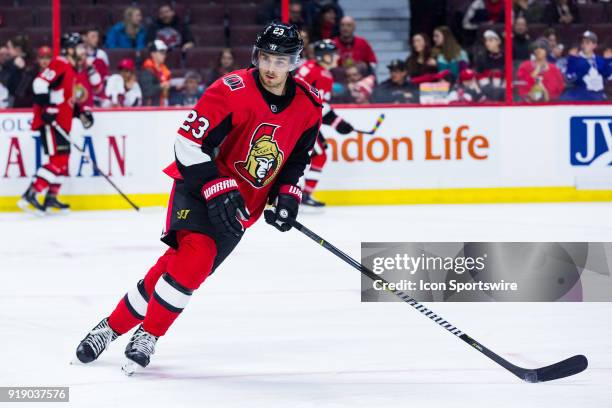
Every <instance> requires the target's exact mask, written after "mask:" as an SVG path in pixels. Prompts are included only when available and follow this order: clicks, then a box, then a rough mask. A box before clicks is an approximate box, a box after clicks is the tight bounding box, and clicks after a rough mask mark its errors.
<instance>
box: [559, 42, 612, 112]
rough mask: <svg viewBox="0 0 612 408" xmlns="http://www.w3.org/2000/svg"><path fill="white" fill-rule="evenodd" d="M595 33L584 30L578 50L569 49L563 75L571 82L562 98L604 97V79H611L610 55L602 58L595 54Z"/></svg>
mask: <svg viewBox="0 0 612 408" xmlns="http://www.w3.org/2000/svg"><path fill="white" fill-rule="evenodd" d="M596 49H597V35H596V34H595V33H594V32H592V31H585V32H584V34H583V35H582V42H581V43H580V51H579V52H578V51H570V54H569V55H568V57H567V70H566V71H565V77H566V79H567V80H568V82H569V83H570V84H571V87H569V88H568V89H567V90H566V92H565V93H564V94H563V97H562V99H564V100H574V101H576V100H579V101H601V100H604V99H606V95H605V81H609V80H611V79H612V58H610V57H612V55H606V57H607V58H604V57H602V56H600V55H597V54H595V50H596Z"/></svg>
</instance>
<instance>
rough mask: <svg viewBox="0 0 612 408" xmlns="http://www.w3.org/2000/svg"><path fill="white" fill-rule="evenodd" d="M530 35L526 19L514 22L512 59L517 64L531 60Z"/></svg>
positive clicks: (518, 19) (521, 18)
mask: <svg viewBox="0 0 612 408" xmlns="http://www.w3.org/2000/svg"><path fill="white" fill-rule="evenodd" d="M529 41H530V39H529V33H528V28H527V20H525V17H518V18H517V19H516V20H514V34H513V35H512V58H513V59H514V61H515V62H519V61H524V60H526V59H529Z"/></svg>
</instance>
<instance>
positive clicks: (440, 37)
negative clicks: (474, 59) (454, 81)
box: [432, 26, 469, 78]
mask: <svg viewBox="0 0 612 408" xmlns="http://www.w3.org/2000/svg"><path fill="white" fill-rule="evenodd" d="M433 41H434V45H435V46H434V48H433V51H432V57H433V58H435V59H436V62H437V65H438V72H440V71H444V70H449V71H450V73H451V74H452V75H453V77H454V78H457V77H458V76H459V71H461V70H462V69H465V68H466V67H467V66H468V64H469V59H468V55H467V53H466V52H465V51H464V50H463V49H461V46H459V44H458V43H457V40H456V39H455V36H454V35H453V33H452V32H451V30H450V29H449V28H448V27H447V26H440V27H437V28H436V29H435V30H434V34H433Z"/></svg>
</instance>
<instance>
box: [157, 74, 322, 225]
mask: <svg viewBox="0 0 612 408" xmlns="http://www.w3.org/2000/svg"><path fill="white" fill-rule="evenodd" d="M320 124H321V100H320V98H319V96H318V92H317V90H316V89H314V88H313V87H311V86H309V85H308V84H306V83H305V82H303V81H302V80H301V79H293V78H291V77H289V80H288V83H287V92H286V95H284V96H276V95H272V94H270V93H269V92H268V91H266V90H265V89H264V88H263V86H262V85H261V83H260V82H259V73H258V71H257V70H256V69H248V70H247V69H243V70H239V71H235V72H232V73H231V74H228V75H226V76H224V77H222V78H220V79H218V80H217V81H215V82H214V83H213V84H212V85H211V86H210V87H209V88H208V89H207V90H206V92H205V93H204V95H202V97H201V98H200V100H199V102H198V103H197V105H196V106H195V107H194V109H193V110H191V111H190V112H189V114H188V115H187V119H186V120H185V121H184V122H183V124H182V125H181V126H180V127H179V130H178V136H177V139H176V142H175V145H174V149H175V155H176V160H175V162H174V163H173V164H172V165H170V166H169V167H167V168H166V169H165V170H164V171H165V172H166V173H167V174H168V175H170V176H171V177H173V178H175V179H182V180H184V181H185V183H186V185H187V187H188V188H189V189H190V190H191V191H192V192H193V193H194V194H197V195H199V196H202V193H201V191H202V187H203V185H204V184H205V183H206V182H208V181H210V180H212V179H214V178H217V177H231V178H233V179H234V180H236V182H237V183H238V188H239V189H240V193H241V194H242V196H243V197H244V200H245V203H246V206H247V208H248V209H249V212H250V213H251V218H250V219H249V220H248V221H246V222H243V225H244V226H245V227H248V226H250V225H252V224H253V223H254V222H255V221H256V220H257V218H259V216H260V215H261V213H262V212H263V210H264V208H265V205H266V201H267V200H268V198H269V197H270V196H273V195H274V194H275V193H276V191H278V188H280V186H281V185H285V184H292V185H297V184H298V181H299V179H300V177H301V176H302V175H303V173H304V169H305V167H306V166H307V165H308V163H309V162H310V151H311V150H312V147H313V145H314V142H315V140H316V136H317V134H318V132H319V127H320Z"/></svg>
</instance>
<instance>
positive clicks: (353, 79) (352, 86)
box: [346, 62, 376, 104]
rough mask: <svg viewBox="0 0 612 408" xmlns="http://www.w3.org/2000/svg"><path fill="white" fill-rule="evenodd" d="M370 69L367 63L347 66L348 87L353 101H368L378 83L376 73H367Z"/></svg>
mask: <svg viewBox="0 0 612 408" xmlns="http://www.w3.org/2000/svg"><path fill="white" fill-rule="evenodd" d="M367 70H368V68H367V66H366V65H365V63H363V62H361V63H357V64H353V65H350V66H348V67H347V68H346V79H347V85H346V86H347V89H348V91H349V93H350V95H351V102H352V103H362V104H363V103H368V102H369V100H370V95H372V89H373V88H374V84H375V83H376V78H375V77H374V75H372V74H369V75H366V74H365V72H366V71H367Z"/></svg>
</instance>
